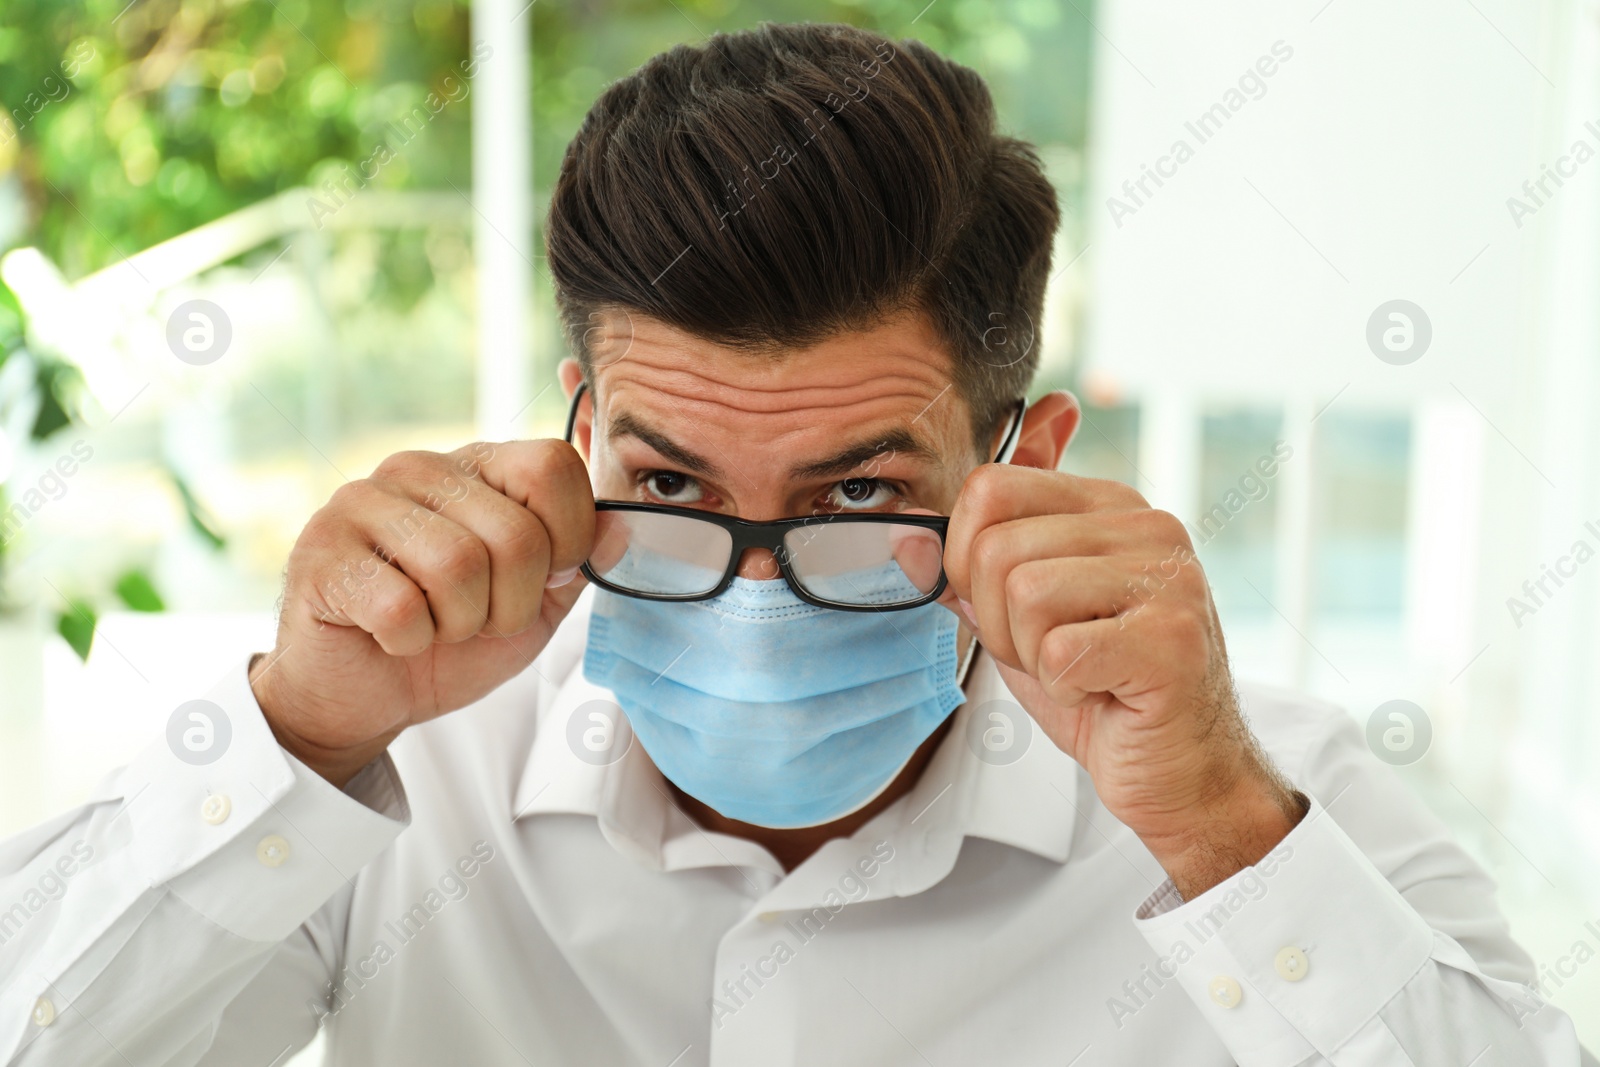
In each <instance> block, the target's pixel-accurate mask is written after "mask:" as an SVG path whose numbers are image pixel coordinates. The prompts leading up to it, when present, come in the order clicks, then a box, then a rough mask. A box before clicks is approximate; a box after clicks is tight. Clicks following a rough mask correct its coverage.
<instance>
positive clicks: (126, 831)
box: [0, 664, 410, 1067]
mask: <svg viewBox="0 0 1600 1067" xmlns="http://www.w3.org/2000/svg"><path fill="white" fill-rule="evenodd" d="M193 710H194V712H195V713H196V714H199V715H201V716H202V718H201V719H193V720H190V722H191V723H192V728H193V729H194V730H197V731H199V732H198V733H196V734H193V735H191V736H190V737H189V739H188V743H186V740H185V736H184V734H183V733H182V732H180V733H179V734H178V735H177V736H176V737H175V738H174V739H173V740H171V741H169V740H168V738H165V737H163V738H159V739H157V740H156V741H154V742H153V743H152V744H151V745H150V746H149V747H148V748H146V749H145V750H144V751H143V752H142V753H141V754H140V755H139V756H138V757H137V758H136V759H135V760H134V762H133V763H131V764H130V765H128V766H127V767H125V768H123V769H122V770H121V771H120V772H118V773H116V774H114V775H112V776H111V777H110V778H109V779H108V780H107V782H106V784H105V785H104V786H103V787H102V788H101V789H100V790H99V791H97V792H96V794H95V795H94V796H93V797H92V798H91V799H90V801H89V803H87V804H85V805H84V806H83V807H81V808H79V809H77V810H76V811H73V812H70V813H68V814H66V815H64V816H62V817H60V818H58V819H56V820H53V821H52V822H50V823H46V824H45V825H43V826H41V827H38V828H35V829H34V830H32V831H28V832H25V833H23V834H20V835H18V836H17V837H15V838H12V839H11V840H9V841H6V842H3V843H0V908H6V909H8V910H4V911H0V1062H4V1063H7V1064H14V1065H17V1067H28V1065H35V1064H37V1065H41V1067H42V1065H46V1064H63V1063H71V1064H74V1065H84V1067H91V1065H99V1064H107V1065H110V1064H118V1065H121V1064H126V1063H140V1064H145V1063H155V1064H170V1065H186V1067H187V1065H194V1064H200V1063H212V1062H221V1061H218V1060H215V1059H213V1058H212V1057H211V1055H210V1054H209V1053H208V1049H211V1048H212V1047H213V1045H217V1044H219V1043H221V1044H226V1045H229V1046H235V1047H249V1048H253V1049H255V1048H264V1047H267V1046H268V1045H269V1044H270V1045H271V1046H272V1047H273V1048H282V1049H283V1050H284V1051H285V1052H287V1051H290V1050H291V1049H292V1048H298V1047H300V1046H302V1045H304V1044H305V1043H307V1042H309V1040H310V1039H311V1038H312V1037H313V1036H314V1035H315V1032H316V1027H317V1024H318V1022H319V1019H318V1016H317V1014H316V1013H315V1011H314V1010H309V1009H312V1008H313V1007H314V1005H315V1004H316V1003H317V1002H318V1001H319V999H320V998H323V997H324V996H325V991H326V982H327V981H328V980H329V978H330V976H331V975H332V974H334V973H336V972H337V968H338V966H339V960H340V958H341V957H342V953H343V942H344V929H345V922H344V917H345V915H346V914H347V911H348V906H349V899H350V896H351V891H352V886H353V884H354V879H355V878H356V876H357V874H358V872H359V871H360V870H361V868H362V867H363V866H364V865H365V864H366V863H367V862H368V861H369V860H370V859H372V858H373V857H374V856H376V855H378V854H379V853H380V852H382V851H383V850H384V849H385V848H386V847H388V845H389V844H390V843H391V842H392V841H393V840H394V839H395V837H396V836H398V834H399V833H400V832H401V830H402V829H403V828H404V827H405V825H406V823H408V822H409V820H410V811H409V808H408V807H407V804H406V798H405V792H404V790H403V788H402V787H401V784H400V781H399V777H398V775H397V773H396V772H395V769H394V765H393V763H392V762H390V760H389V758H388V756H387V755H385V756H383V757H381V758H379V759H378V760H375V761H374V762H373V763H372V764H370V765H369V766H368V767H366V768H365V769H363V770H362V772H361V773H360V774H358V775H357V776H356V777H355V778H354V779H352V780H351V782H350V783H349V785H348V786H346V788H345V789H344V790H342V791H341V790H339V789H337V788H335V787H334V786H333V785H331V784H330V783H329V782H328V781H326V780H325V779H323V778H322V777H321V776H320V775H318V774H316V773H315V772H314V771H312V770H310V769H309V768H307V767H306V766H305V765H304V764H302V763H301V762H300V761H299V760H297V759H295V758H294V757H293V756H291V755H289V754H288V753H287V752H285V751H284V750H283V749H282V748H281V747H280V746H279V745H278V743H277V741H276V739H275V738H274V737H273V735H272V731H271V729H270V728H269V727H268V726H267V723H266V720H265V718H264V717H263V716H262V713H261V709H260V707H259V705H257V703H256V701H255V697H254V694H253V693H252V692H251V689H250V685H249V681H248V678H247V674H246V665H244V664H240V665H239V666H238V667H237V668H235V669H234V670H233V671H231V672H229V674H228V675H227V676H226V677H225V678H224V679H223V680H222V681H221V682H219V683H218V684H217V686H216V687H215V688H214V689H213V690H212V691H211V692H210V693H208V694H207V697H206V699H205V701H203V702H194V708H193ZM188 728H191V727H190V726H185V729H188ZM190 743H193V744H194V747H193V748H191V747H190ZM263 972H271V973H268V974H263ZM252 983H255V984H256V986H257V988H260V987H262V986H267V987H272V988H275V989H277V990H279V991H280V992H281V993H284V994H285V995H287V997H288V999H290V1000H299V1001H301V1002H302V1003H304V1004H306V1005H307V1007H308V1010H303V1011H300V1012H296V1013H293V1014H292V1015H287V1016H286V1015H285V1014H284V1013H282V1012H276V1013H270V1014H269V1013H245V1014H242V1015H241V1013H239V1012H237V1011H233V1012H227V1016H228V1018H227V1025H228V1028H229V1030H230V1031H231V1032H230V1033H227V1034H224V1035H222V1037H221V1039H219V1031H221V1030H222V1028H223V1020H224V1015H225V1012H226V1010H227V1009H228V1008H229V1006H230V1003H231V1002H233V1001H234V999H235V998H236V997H237V996H238V995H239V993H240V992H241V990H243V989H245V988H246V987H247V986H250V985H251V984H252ZM243 1030H249V1031H250V1033H248V1034H244V1033H242V1032H241V1031H243Z"/></svg>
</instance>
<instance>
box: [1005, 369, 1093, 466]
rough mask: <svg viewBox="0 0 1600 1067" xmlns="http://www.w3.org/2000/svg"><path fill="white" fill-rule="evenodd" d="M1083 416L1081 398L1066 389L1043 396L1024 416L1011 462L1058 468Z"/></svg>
mask: <svg viewBox="0 0 1600 1067" xmlns="http://www.w3.org/2000/svg"><path fill="white" fill-rule="evenodd" d="M1082 419H1083V410H1082V409H1081V408H1080V407H1079V406H1078V398H1077V397H1075V396H1073V395H1072V394H1071V393H1069V392H1067V391H1066V390H1065V389H1057V390H1056V391H1055V392H1052V393H1046V394H1045V395H1044V396H1041V397H1040V398H1039V399H1038V400H1035V401H1034V402H1033V404H1032V405H1030V406H1029V408H1028V410H1027V412H1026V413H1024V414H1023V416H1022V430H1021V435H1020V437H1019V438H1018V440H1017V450H1016V451H1015V452H1014V453H1012V456H1011V462H1012V463H1013V464H1015V465H1016V466H1018V467H1038V468H1039V469H1041V470H1047V471H1053V470H1055V469H1056V468H1057V467H1059V466H1060V465H1061V457H1062V455H1064V454H1065V453H1066V451H1067V445H1069V444H1071V443H1072V439H1073V437H1074V436H1076V435H1077V433H1078V424H1079V423H1080V422H1081V421H1082Z"/></svg>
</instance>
